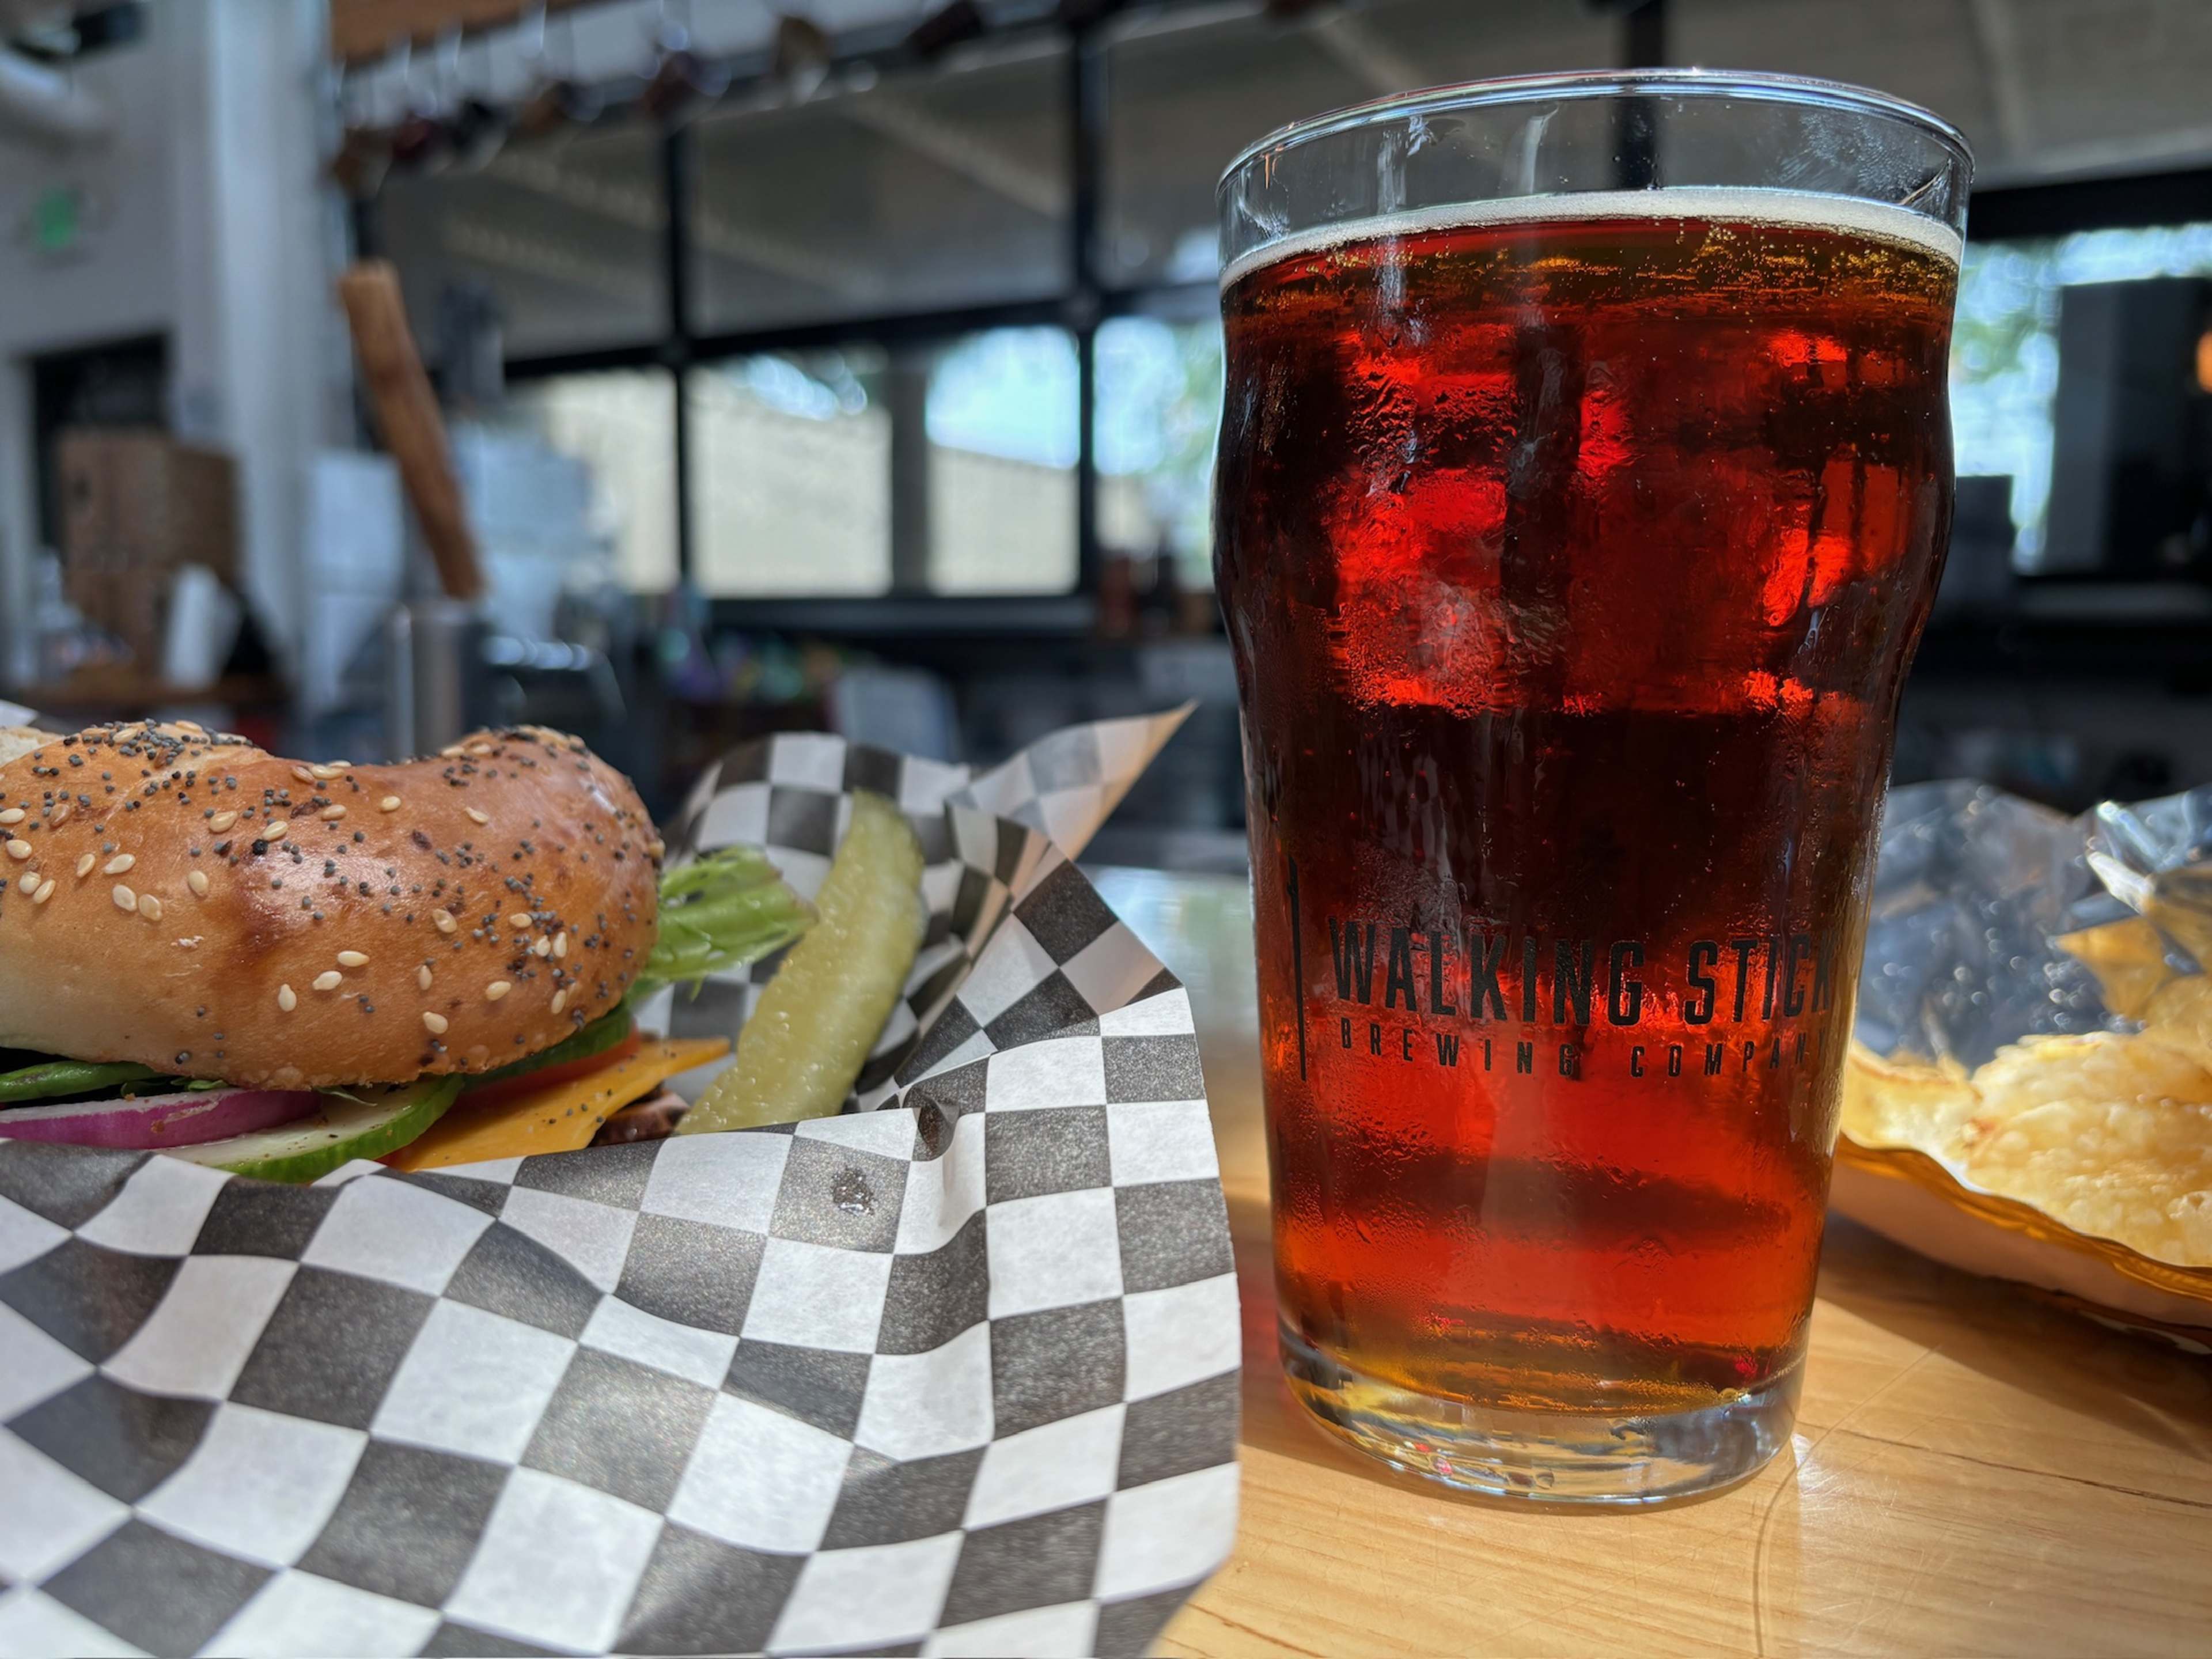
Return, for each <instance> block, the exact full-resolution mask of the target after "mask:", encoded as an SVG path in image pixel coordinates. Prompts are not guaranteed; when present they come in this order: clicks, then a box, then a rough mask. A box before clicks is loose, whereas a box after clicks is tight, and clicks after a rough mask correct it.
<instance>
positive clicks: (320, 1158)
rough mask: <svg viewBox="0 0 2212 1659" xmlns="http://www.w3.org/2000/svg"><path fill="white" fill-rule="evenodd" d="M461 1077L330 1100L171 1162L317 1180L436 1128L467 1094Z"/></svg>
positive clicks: (179, 1154)
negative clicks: (308, 1111)
mask: <svg viewBox="0 0 2212 1659" xmlns="http://www.w3.org/2000/svg"><path fill="white" fill-rule="evenodd" d="M460 1092H461V1079H459V1078H457V1077H438V1078H424V1079H422V1080H421V1081H420V1082H416V1083H408V1084H403V1085H400V1086H399V1087H398V1088H396V1089H379V1090H376V1091H374V1092H373V1093H367V1094H363V1095H362V1097H360V1098H359V1099H357V1100H350V1099H348V1098H347V1097H344V1096H343V1095H325V1096H324V1097H323V1109H322V1110H320V1111H319V1112H317V1113H316V1114H315V1115H313V1116H312V1117H303V1118H301V1119H299V1120H298V1121H296V1122H292V1123H287V1124H283V1125H282V1126H280V1127H276V1128H274V1129H262V1130H258V1131H257V1132H256V1133H252V1134H245V1135H234V1136H232V1137H231V1138H230V1139H228V1140H210V1141H208V1142H206V1143H205V1144H204V1145H202V1146H173V1147H169V1148H167V1149H166V1150H167V1154H168V1156H169V1157H171V1158H185V1159H187V1160H189V1161H190V1162H191V1163H194V1164H209V1165H211V1166H212V1167H214V1168H216V1169H218V1170H229V1171H231V1173H232V1174H234V1175H246V1176H256V1177H258V1179H260V1180H263V1181H289V1182H308V1181H313V1180H316V1179H318V1178H319V1177H321V1176H326V1175H328V1174H329V1173H330V1172H331V1170H335V1169H337V1167H338V1166H339V1165H340V1164H346V1163H349V1162H351V1161H352V1160H353V1159H355V1158H382V1157H383V1156H384V1155H385V1153H386V1152H397V1151H398V1149H399V1148H400V1147H402V1146H405V1145H406V1144H407V1143H408V1142H409V1141H410V1140H412V1139H415V1137H416V1136H417V1135H419V1134H421V1133H422V1132H423V1131H424V1130H425V1129H427V1128H428V1127H430V1126H431V1125H432V1124H433V1123H435V1122H436V1121H438V1120H439V1119H440V1118H441V1117H443V1116H444V1115H445V1113H446V1109H447V1107H448V1106H451V1105H452V1104H453V1102H454V1101H455V1100H457V1099H459V1097H460Z"/></svg>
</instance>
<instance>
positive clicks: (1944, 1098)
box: [1843, 1042, 1981, 1158]
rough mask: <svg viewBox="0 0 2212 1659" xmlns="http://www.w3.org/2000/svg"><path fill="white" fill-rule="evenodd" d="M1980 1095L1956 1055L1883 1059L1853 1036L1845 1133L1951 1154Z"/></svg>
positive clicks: (1862, 1140)
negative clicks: (1932, 1062)
mask: <svg viewBox="0 0 2212 1659" xmlns="http://www.w3.org/2000/svg"><path fill="white" fill-rule="evenodd" d="M1980 1099H1981V1097H1979V1096H1978V1095H1977V1094H1976V1093H1975V1092H1974V1089H1973V1085H1972V1084H1971V1083H1969V1082H1968V1081H1967V1080H1966V1072H1965V1070H1964V1068H1962V1067H1961V1066H1960V1065H1959V1063H1958V1061H1956V1060H1949V1059H1946V1060H1942V1062H1940V1063H1939V1064H1937V1065H1934V1066H1930V1065H1928V1064H1926V1063H1925V1062H1923V1061H1920V1060H1911V1059H1909V1058H1906V1057H1905V1056H1903V1055H1893V1056H1892V1057H1891V1058H1889V1059H1887V1060H1884V1059H1882V1058H1881V1056H1880V1055H1878V1054H1875V1052H1874V1051H1873V1050H1872V1049H1870V1048H1867V1047H1866V1046H1865V1045H1864V1044H1863V1043H1859V1042H1853V1043H1852V1044H1851V1047H1850V1056H1849V1058H1847V1059H1846V1060H1844V1110H1843V1127H1844V1133H1845V1134H1847V1135H1849V1136H1850V1138H1851V1139H1853V1140H1855V1141H1857V1143H1858V1144H1859V1145H1860V1146H1906V1147H1911V1148H1912V1149H1914V1150H1915V1151H1918V1152H1926V1153H1928V1154H1929V1156H1931V1157H1934V1158H1948V1157H1952V1156H1954V1155H1955V1154H1956V1152H1958V1149H1959V1146H1960V1136H1961V1135H1962V1134H1963V1133H1964V1132H1965V1129H1966V1120H1967V1119H1968V1118H1970V1117H1972V1115H1973V1113H1974V1109H1975V1108H1976V1106H1978V1104H1979V1103H1980Z"/></svg>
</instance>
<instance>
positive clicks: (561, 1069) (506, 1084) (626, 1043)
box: [462, 1025, 639, 1108]
mask: <svg viewBox="0 0 2212 1659" xmlns="http://www.w3.org/2000/svg"><path fill="white" fill-rule="evenodd" d="M638 1042H639V1037H638V1034H637V1028H636V1027H635V1026H634V1025H633V1026H632V1027H631V1028H630V1032H629V1036H626V1037H624V1038H623V1040H622V1041H621V1042H617V1044H615V1046H614V1047H613V1048H608V1049H605V1050H603V1051H602V1052H600V1053H599V1054H586V1055H585V1056H584V1057H583V1059H581V1060H570V1061H568V1063H567V1064H566V1065H562V1066H539V1067H538V1069H537V1070H536V1071H534V1072H525V1073H522V1075H521V1076H520V1077H511V1078H505V1079H501V1081H499V1082H497V1083H487V1084H485V1085H483V1087H482V1088H478V1089H471V1090H470V1091H468V1093H467V1094H466V1095H465V1096H463V1097H462V1098H463V1099H464V1100H465V1102H466V1103H468V1104H469V1106H471V1108H475V1107H478V1106H496V1105H498V1104H500V1103H501V1102H504V1101H509V1100H520V1099H521V1098H522V1097H523V1096H525V1095H532V1094H536V1093H537V1092H538V1091H539V1090H540V1089H550V1088H551V1087H552V1086H553V1085H555V1084H558V1083H573V1082H574V1081H575V1080H576V1079H578V1078H580V1077H589V1076H590V1075H591V1074H592V1073H594V1072H601V1071H605V1069H606V1068H607V1067H608V1066H616V1065H619V1064H621V1063H622V1062H623V1060H628V1059H629V1057H630V1056H631V1055H632V1054H635V1053H636V1052H637V1045H638Z"/></svg>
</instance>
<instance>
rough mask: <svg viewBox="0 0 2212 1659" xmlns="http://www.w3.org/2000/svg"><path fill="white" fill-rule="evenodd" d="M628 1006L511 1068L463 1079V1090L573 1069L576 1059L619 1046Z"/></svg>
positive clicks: (627, 1021)
mask: <svg viewBox="0 0 2212 1659" xmlns="http://www.w3.org/2000/svg"><path fill="white" fill-rule="evenodd" d="M630 1024H631V1021H630V1014H629V1003H627V1002H623V1003H617V1005H616V1006H615V1009H614V1012H611V1013H606V1014H602V1015H600V1016H599V1018H597V1019H595V1020H593V1021H592V1023H591V1024H589V1025H586V1027H585V1028H584V1029H583V1030H580V1031H578V1032H577V1033H576V1034H575V1035H574V1036H565V1037H562V1039H561V1040H560V1042H556V1043H555V1044H554V1045H553V1046H552V1047H551V1048H544V1049H541V1050H539V1051H538V1053H537V1054H532V1055H530V1056H528V1057H527V1058H526V1059H523V1060H516V1061H515V1062H514V1063H513V1065H511V1066H501V1067H500V1068H499V1069H498V1070H497V1071H495V1072H483V1073H479V1074H477V1076H475V1077H471V1078H469V1079H465V1083H464V1085H463V1086H464V1087H465V1088H468V1089H481V1088H483V1086H484V1085H486V1084H488V1083H504V1082H505V1081H507V1079H509V1078H511V1077H526V1076H527V1075H529V1073H532V1072H542V1071H544V1069H545V1068H546V1067H547V1066H573V1065H574V1064H575V1063H576V1062H577V1061H578V1060H589V1059H590V1058H591V1057H592V1055H594V1054H605V1053H606V1051H607V1050H608V1049H610V1048H617V1047H619V1046H620V1045H621V1043H622V1041H623V1038H624V1037H627V1036H629V1028H630Z"/></svg>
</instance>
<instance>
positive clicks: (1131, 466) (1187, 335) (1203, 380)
mask: <svg viewBox="0 0 2212 1659" xmlns="http://www.w3.org/2000/svg"><path fill="white" fill-rule="evenodd" d="M1097 384H1098V414H1097V446H1098V474H1099V476H1098V539H1099V541H1100V542H1101V544H1103V545H1104V546H1106V547H1107V548H1109V549H1111V550H1114V551H1115V552H1118V553H1128V554H1133V555H1135V556H1152V555H1162V554H1164V555H1165V556H1168V557H1170V558H1172V559H1174V560H1175V561H1176V574H1177V575H1178V576H1179V578H1180V579H1181V582H1182V586H1185V587H1211V586H1213V513H1212V503H1213V443H1214V438H1215V435H1216V433H1217V432H1218V428H1219V427H1220V423H1221V322H1220V319H1219V318H1218V317H1208V318H1206V319H1203V320H1200V321H1195V322H1170V321H1166V320H1164V319H1159V318H1156V317H1116V318H1115V319H1112V320H1111V321H1109V322H1108V323H1107V324H1105V325H1103V327H1101V328H1100V329H1099V331H1098V383H1097Z"/></svg>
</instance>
